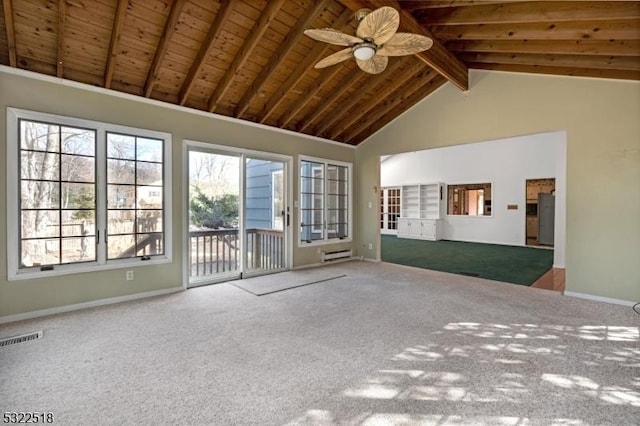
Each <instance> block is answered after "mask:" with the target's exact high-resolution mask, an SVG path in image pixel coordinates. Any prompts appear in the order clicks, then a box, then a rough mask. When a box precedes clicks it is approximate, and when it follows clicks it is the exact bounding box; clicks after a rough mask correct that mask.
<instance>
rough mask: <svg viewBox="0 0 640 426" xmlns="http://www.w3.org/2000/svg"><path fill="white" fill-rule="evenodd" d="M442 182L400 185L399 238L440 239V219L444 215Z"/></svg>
mask: <svg viewBox="0 0 640 426" xmlns="http://www.w3.org/2000/svg"><path fill="white" fill-rule="evenodd" d="M443 193H444V185H443V184H442V183H439V182H438V183H429V184H415V185H403V186H402V208H401V212H402V214H401V217H400V218H399V219H398V237H399V238H419V239H425V240H437V239H440V219H442V217H443V216H444V207H445V203H444V201H443Z"/></svg>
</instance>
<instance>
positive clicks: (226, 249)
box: [189, 228, 285, 277]
mask: <svg viewBox="0 0 640 426" xmlns="http://www.w3.org/2000/svg"><path fill="white" fill-rule="evenodd" d="M189 241H190V244H189V264H190V265H191V268H190V276H192V277H195V276H206V275H213V274H217V273H221V272H233V271H237V270H238V269H239V267H240V253H239V248H238V247H239V244H238V229H207V230H201V231H190V232H189ZM246 244H247V265H246V266H247V267H246V269H247V270H274V269H280V268H282V267H284V265H285V258H284V244H283V232H282V231H275V230H272V229H261V228H251V229H247V241H246Z"/></svg>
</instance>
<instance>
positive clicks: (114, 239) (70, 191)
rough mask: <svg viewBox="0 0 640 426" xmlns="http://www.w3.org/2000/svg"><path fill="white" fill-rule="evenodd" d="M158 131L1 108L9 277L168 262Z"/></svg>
mask: <svg viewBox="0 0 640 426" xmlns="http://www.w3.org/2000/svg"><path fill="white" fill-rule="evenodd" d="M170 145H171V136H170V135H169V134H166V133H161V132H154V131H149V130H142V129H134V128H129V127H123V126H117V125H111V124H106V123H100V122H95V121H89V120H80V119H74V118H69V117H61V116H57V115H52V114H43V113H36V112H31V111H24V110H18V109H14V108H9V109H8V112H7V173H8V176H7V229H8V232H7V235H8V241H7V247H8V250H7V252H8V253H7V261H8V273H9V278H10V279H11V278H13V279H15V278H26V277H38V276H47V275H51V274H62V273H71V272H81V271H89V270H92V269H106V268H112V267H118V266H123V265H122V264H123V263H124V264H130V262H135V261H137V262H139V261H140V260H150V261H152V262H166V261H170V256H169V253H168V252H167V250H165V247H169V246H168V245H167V244H168V243H169V238H170V226H169V223H170V218H169V216H168V213H169V212H170V208H169V205H168V202H167V201H168V200H169V199H170V197H169V196H168V195H169V194H168V190H169V185H168V183H169V182H170V167H169V164H168V159H169V158H170V157H169V155H168V153H169V148H170Z"/></svg>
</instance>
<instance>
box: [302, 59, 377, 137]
mask: <svg viewBox="0 0 640 426" xmlns="http://www.w3.org/2000/svg"><path fill="white" fill-rule="evenodd" d="M366 76H367V74H365V73H363V72H362V70H360V68H358V67H355V68H354V69H352V70H351V72H349V74H348V75H347V76H346V77H345V78H344V79H343V80H342V81H341V82H340V85H339V88H338V89H337V90H333V91H332V92H331V95H330V96H329V97H328V98H327V99H323V100H322V102H320V104H319V105H318V106H317V107H316V108H314V109H313V111H311V112H310V113H309V114H308V115H307V116H306V117H304V118H303V119H302V120H300V122H299V123H298V125H297V130H298V131H299V132H304V131H305V130H307V128H309V127H310V126H311V125H312V124H313V123H314V122H316V121H317V120H318V118H319V117H320V116H322V114H323V113H324V112H325V111H326V110H327V109H328V108H329V107H330V106H332V105H333V104H334V103H335V102H336V101H337V100H338V99H340V98H341V97H342V95H344V94H345V93H346V92H347V91H348V90H349V89H350V88H352V87H354V86H355V85H356V84H358V82H359V80H360V79H364V78H365V77H366Z"/></svg>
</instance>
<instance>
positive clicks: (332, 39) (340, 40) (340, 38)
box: [304, 28, 362, 46]
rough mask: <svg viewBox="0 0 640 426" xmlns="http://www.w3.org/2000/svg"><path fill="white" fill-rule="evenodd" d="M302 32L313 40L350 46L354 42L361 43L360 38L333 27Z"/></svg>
mask: <svg viewBox="0 0 640 426" xmlns="http://www.w3.org/2000/svg"><path fill="white" fill-rule="evenodd" d="M304 34H305V35H306V36H308V37H311V38H312V39H314V40H318V41H324V42H325V43H331V44H337V45H338V46H352V45H354V44H356V43H362V39H360V38H358V37H355V36H352V35H349V34H345V33H343V32H341V31H338V30H334V29H333V28H323V29H316V30H304Z"/></svg>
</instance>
